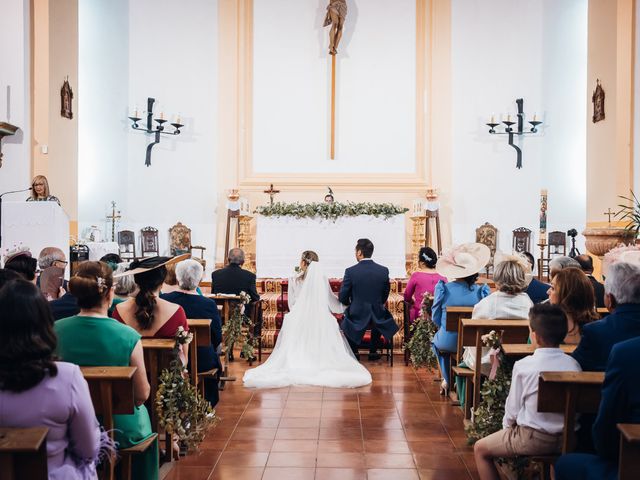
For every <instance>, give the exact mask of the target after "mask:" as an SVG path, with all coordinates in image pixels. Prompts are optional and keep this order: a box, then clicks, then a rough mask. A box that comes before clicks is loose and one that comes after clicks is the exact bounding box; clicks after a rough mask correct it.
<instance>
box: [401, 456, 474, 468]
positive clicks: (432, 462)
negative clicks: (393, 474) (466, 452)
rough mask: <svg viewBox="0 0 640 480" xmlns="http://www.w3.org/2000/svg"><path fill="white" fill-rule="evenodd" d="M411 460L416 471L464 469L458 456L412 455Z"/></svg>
mask: <svg viewBox="0 0 640 480" xmlns="http://www.w3.org/2000/svg"><path fill="white" fill-rule="evenodd" d="M413 458H414V459H415V462H416V465H417V467H418V469H425V470H438V469H457V468H464V467H465V465H464V463H463V462H462V458H460V456H459V455H438V454H426V455H425V454H414V455H413Z"/></svg>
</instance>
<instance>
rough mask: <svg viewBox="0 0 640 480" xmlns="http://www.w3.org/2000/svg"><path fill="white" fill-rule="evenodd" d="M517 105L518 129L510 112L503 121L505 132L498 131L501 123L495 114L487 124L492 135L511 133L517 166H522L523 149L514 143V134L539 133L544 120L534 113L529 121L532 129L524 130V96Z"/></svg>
mask: <svg viewBox="0 0 640 480" xmlns="http://www.w3.org/2000/svg"><path fill="white" fill-rule="evenodd" d="M516 105H518V113H517V114H516V116H517V117H518V122H517V123H518V129H517V130H514V129H513V125H515V124H516V122H512V121H511V115H510V114H508V115H507V117H506V120H503V121H502V123H503V124H504V125H505V129H504V132H496V127H497V126H498V125H500V124H499V123H497V122H496V121H495V117H493V115H492V116H491V120H490V121H489V123H487V124H486V125H487V126H488V127H489V133H490V134H492V135H509V145H511V146H512V147H513V148H514V149H515V151H516V154H517V156H518V158H517V161H516V168H522V150H521V149H520V147H518V146H517V145H515V144H514V143H513V136H514V135H518V136H520V135H531V134H533V133H538V125H540V124H541V123H542V122H540V121H538V116H537V115H535V114H534V115H533V120H532V121H530V122H529V124H530V125H531V129H530V130H529V131H527V132H525V131H524V109H523V106H524V100H523V99H522V98H518V99H517V100H516Z"/></svg>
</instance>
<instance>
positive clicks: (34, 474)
mask: <svg viewBox="0 0 640 480" xmlns="http://www.w3.org/2000/svg"><path fill="white" fill-rule="evenodd" d="M48 432H49V429H48V428H44V427H35V428H0V477H1V478H2V479H3V480H22V479H27V478H28V479H29V480H47V478H49V475H48V472H47V433H48Z"/></svg>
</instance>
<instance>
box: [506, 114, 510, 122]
mask: <svg viewBox="0 0 640 480" xmlns="http://www.w3.org/2000/svg"><path fill="white" fill-rule="evenodd" d="M510 121H511V114H510V113H509V114H507V122H510Z"/></svg>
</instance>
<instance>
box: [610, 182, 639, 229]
mask: <svg viewBox="0 0 640 480" xmlns="http://www.w3.org/2000/svg"><path fill="white" fill-rule="evenodd" d="M619 198H621V199H622V200H626V201H627V202H628V203H627V204H626V205H623V204H619V205H618V207H620V210H618V212H617V213H616V215H615V216H616V218H619V219H620V221H623V220H626V221H627V222H628V224H627V226H626V227H625V229H626V230H627V231H628V232H629V233H630V234H632V235H633V238H636V237H637V236H638V234H639V233H640V202H639V201H638V198H637V197H636V195H635V193H633V190H632V191H631V197H624V196H622V195H619Z"/></svg>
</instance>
